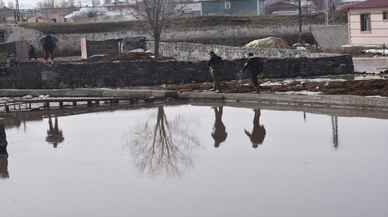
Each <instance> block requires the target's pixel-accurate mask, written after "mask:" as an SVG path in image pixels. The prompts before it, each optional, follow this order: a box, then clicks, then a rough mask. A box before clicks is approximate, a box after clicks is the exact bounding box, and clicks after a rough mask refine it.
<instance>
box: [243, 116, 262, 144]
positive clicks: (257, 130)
mask: <svg viewBox="0 0 388 217" xmlns="http://www.w3.org/2000/svg"><path fill="white" fill-rule="evenodd" d="M253 111H254V112H255V116H254V118H253V129H252V132H249V131H248V130H244V132H245V134H246V135H247V136H248V137H249V139H250V140H251V143H252V147H253V148H257V147H259V145H261V144H263V141H264V138H265V135H266V131H265V128H264V126H263V125H260V116H261V112H260V109H255V110H253Z"/></svg>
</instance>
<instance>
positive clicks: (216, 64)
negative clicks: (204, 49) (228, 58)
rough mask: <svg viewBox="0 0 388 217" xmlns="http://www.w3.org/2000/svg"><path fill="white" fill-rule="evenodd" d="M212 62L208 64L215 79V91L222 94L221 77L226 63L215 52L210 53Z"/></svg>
mask: <svg viewBox="0 0 388 217" xmlns="http://www.w3.org/2000/svg"><path fill="white" fill-rule="evenodd" d="M209 55H210V60H209V62H208V66H209V72H210V75H211V77H212V79H213V83H214V84H213V89H212V90H215V91H217V92H222V90H221V85H220V75H221V73H222V68H223V65H224V62H223V60H222V58H221V57H220V56H217V55H216V54H215V53H214V52H213V51H211V52H210V54H209Z"/></svg>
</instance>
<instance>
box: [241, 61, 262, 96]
mask: <svg viewBox="0 0 388 217" xmlns="http://www.w3.org/2000/svg"><path fill="white" fill-rule="evenodd" d="M241 71H242V72H245V71H247V72H248V74H249V76H250V79H251V83H252V85H253V86H254V87H255V88H256V91H257V92H259V91H260V89H259V87H260V86H259V83H258V81H257V75H258V74H259V73H262V71H263V61H262V60H261V59H260V58H255V57H254V56H253V53H249V54H248V60H247V61H246V62H245V64H244V66H243V68H242V70H241Z"/></svg>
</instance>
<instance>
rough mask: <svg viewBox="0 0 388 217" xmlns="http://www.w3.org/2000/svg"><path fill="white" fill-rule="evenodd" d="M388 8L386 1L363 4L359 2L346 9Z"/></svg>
mask: <svg viewBox="0 0 388 217" xmlns="http://www.w3.org/2000/svg"><path fill="white" fill-rule="evenodd" d="M383 7H387V8H388V0H368V1H365V2H360V3H357V4H353V5H351V6H350V7H348V9H349V10H353V9H371V8H383Z"/></svg>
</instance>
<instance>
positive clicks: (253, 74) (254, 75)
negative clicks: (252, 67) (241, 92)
mask: <svg viewBox="0 0 388 217" xmlns="http://www.w3.org/2000/svg"><path fill="white" fill-rule="evenodd" d="M257 75H258V73H257V72H251V73H250V77H251V83H252V85H253V86H254V87H256V88H259V82H258V80H257Z"/></svg>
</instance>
